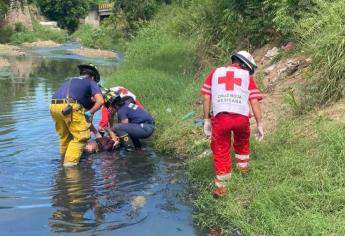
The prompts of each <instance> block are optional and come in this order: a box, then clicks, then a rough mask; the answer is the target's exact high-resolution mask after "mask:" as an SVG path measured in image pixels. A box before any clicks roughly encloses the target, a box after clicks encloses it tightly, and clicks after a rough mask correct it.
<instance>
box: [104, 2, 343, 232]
mask: <svg viewBox="0 0 345 236" xmlns="http://www.w3.org/2000/svg"><path fill="white" fill-rule="evenodd" d="M342 4H343V3H342V2H341V1H335V2H334V4H332V5H329V6H327V7H326V6H324V7H325V8H324V9H323V8H322V6H321V7H320V9H321V10H320V12H318V11H315V12H314V13H313V14H310V15H308V16H307V17H306V19H305V21H304V22H302V23H301V25H300V27H301V29H303V27H306V26H307V25H308V24H311V23H310V22H312V21H314V22H315V21H318V20H319V19H320V18H321V17H317V16H318V14H322V13H324V12H325V11H326V10H327V9H328V10H329V11H330V14H331V12H334V13H332V14H336V13H337V12H338V10H339V9H342ZM322 9H323V11H322ZM175 10H176V9H174V8H166V9H163V10H161V12H160V13H159V14H158V16H157V17H156V19H155V20H153V21H151V22H150V24H149V25H148V26H147V27H144V28H142V29H141V30H140V31H139V32H138V34H137V36H136V37H135V38H134V39H133V41H131V42H130V43H129V45H128V47H127V48H128V49H127V51H126V57H125V60H124V62H123V63H122V64H121V66H120V68H119V70H118V71H117V72H116V74H114V75H113V76H112V77H111V78H108V79H107V82H106V86H113V85H123V86H126V87H128V88H130V89H131V90H133V91H134V92H135V93H136V94H137V96H138V98H139V99H140V100H141V101H142V102H143V104H144V105H145V107H146V108H147V110H149V111H150V112H151V113H152V114H153V115H154V116H155V118H156V120H157V130H156V133H155V135H154V142H153V145H154V146H155V148H156V149H157V150H159V151H164V152H169V153H172V154H176V155H182V156H186V157H189V158H187V159H186V160H187V162H188V166H187V173H188V176H189V179H190V184H191V185H190V186H191V189H193V191H194V192H195V194H193V198H194V199H193V202H194V207H195V212H194V219H195V223H196V224H197V225H198V226H200V227H202V228H205V229H213V228H219V229H220V230H221V231H222V233H223V235H231V233H232V232H234V231H236V230H240V232H241V233H242V234H243V235H343V234H345V226H344V225H345V224H344V223H345V222H344V221H345V220H344V219H345V217H344V213H345V210H344V207H345V194H344V193H345V187H344V180H345V175H344V165H345V152H344V151H343V150H345V141H344V140H345V132H344V131H345V127H344V125H343V124H338V123H335V122H332V121H330V120H328V119H327V118H325V117H321V116H316V115H312V113H313V112H311V113H309V114H305V115H303V116H299V117H286V118H285V120H281V123H280V125H279V128H277V129H276V130H275V131H274V132H273V133H271V134H269V135H268V136H267V137H266V138H265V140H264V141H263V142H262V143H257V142H256V141H255V140H253V142H252V154H251V157H252V162H251V167H252V171H251V172H250V174H249V175H248V176H247V177H243V176H241V175H240V174H239V173H238V171H237V170H236V169H234V173H233V178H232V181H231V182H230V184H229V190H230V191H229V192H230V194H229V196H228V197H226V198H224V199H220V200H215V199H214V198H213V197H212V195H211V192H212V188H213V177H214V173H213V165H212V157H211V156H210V155H209V154H206V155H203V153H204V152H205V150H209V145H208V141H207V140H206V139H205V138H204V137H203V134H202V128H200V127H196V126H195V125H194V124H193V120H194V118H196V117H201V109H202V106H201V103H200V102H201V96H200V93H199V90H200V86H201V84H202V82H203V79H204V76H205V75H206V73H207V72H208V71H209V69H210V68H205V67H204V66H203V67H201V66H200V64H201V61H202V58H201V57H200V55H202V52H200V51H198V50H200V45H199V44H196V43H195V42H196V41H195V38H194V37H186V34H182V33H181V31H179V30H181V28H179V23H176V22H181V19H184V17H186V15H187V14H186V13H185V12H184V14H182V16H183V17H181V14H178V12H176V11H175ZM326 18H327V17H326ZM340 18H341V17H340ZM340 18H336V19H338V20H337V21H336V22H333V24H326V25H327V27H328V28H327V30H329V32H330V31H331V32H332V37H331V36H330V38H331V39H332V40H333V41H332V42H334V43H336V42H337V40H340V42H343V37H341V36H342V34H343V31H339V30H338V29H339V26H342V25H343V24H344V22H343V21H344V20H343V19H340ZM325 20H326V21H327V20H329V19H325ZM336 23H337V24H336ZM319 25H320V24H319ZM335 25H336V26H335ZM325 27H326V26H325ZM340 28H341V27H340ZM182 29H183V28H182ZM179 32H180V33H179ZM305 32H306V31H305ZM306 33H308V37H305V38H303V37H300V40H301V41H300V42H299V45H301V46H302V45H305V46H308V45H309V46H308V47H306V51H308V52H310V53H311V56H312V58H313V59H314V63H315V64H313V65H314V67H312V68H311V73H312V71H313V70H316V69H315V68H316V67H315V66H317V65H320V63H321V61H322V59H321V56H320V55H328V53H331V52H332V50H334V47H328V46H327V45H328V44H327V43H326V41H325V42H321V41H320V42H315V40H316V39H317V38H319V37H318V36H317V35H318V34H320V32H318V31H317V30H315V31H314V33H312V31H308V32H306ZM320 43H324V44H322V45H323V46H322V47H318V45H320ZM337 45H339V44H337ZM342 45H343V44H342ZM316 49H318V50H316ZM343 52H344V50H342V46H341V47H340V46H339V47H338V49H337V54H334V55H335V57H334V58H335V59H334V60H335V61H336V62H337V63H336V66H332V65H333V64H331V63H329V64H327V63H324V64H323V65H322V66H323V67H322V69H326V70H327V71H326V73H328V74H326V75H325V74H322V73H320V74H316V73H314V75H315V77H311V78H310V81H311V83H314V84H315V85H322V83H323V82H324V81H323V80H321V79H322V77H320V75H325V76H326V78H327V79H332V78H334V80H333V81H332V80H330V81H329V83H328V84H330V85H329V86H328V87H327V89H336V88H339V84H340V85H342V84H343V82H342V81H341V80H339V78H341V75H340V74H341V73H340V72H341V69H339V68H340V67H339V65H341V61H342V60H343V59H344V58H345V56H344V54H343ZM318 58H319V60H317V59H318ZM202 62H203V63H202V64H203V65H204V61H202ZM318 63H319V64H318ZM333 73H336V75H337V76H333V77H331V76H329V75H334V74H333ZM320 80H321V81H322V83H321V82H318V81H320ZM314 87H315V86H314ZM316 88H317V89H314V90H313V91H312V93H310V94H311V95H310V96H313V95H314V96H315V94H316V95H318V94H319V95H320V96H323V94H322V93H321V94H320V93H318V91H320V90H318V89H319V88H321V87H320V86H316ZM328 91H331V90H327V96H326V95H325V99H326V100H327V101H328V100H329V98H330V97H329V96H328V95H329V93H328ZM333 91H334V90H333ZM336 91H338V92H339V91H340V90H336ZM337 94H339V93H337ZM308 96H309V95H308ZM308 96H305V98H308ZM322 98H323V97H322ZM304 102H306V101H304ZM312 102H313V101H312ZM312 104H314V103H312ZM191 111H194V112H195V114H194V117H193V118H191V119H185V120H183V119H182V118H183V116H184V115H185V114H187V113H188V112H191ZM269 115H270V114H264V116H269Z"/></svg>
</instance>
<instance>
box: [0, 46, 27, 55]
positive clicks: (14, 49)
mask: <svg viewBox="0 0 345 236" xmlns="http://www.w3.org/2000/svg"><path fill="white" fill-rule="evenodd" d="M24 54H25V52H24V51H23V50H22V48H20V47H18V46H14V45H9V44H0V56H1V55H10V56H21V55H24Z"/></svg>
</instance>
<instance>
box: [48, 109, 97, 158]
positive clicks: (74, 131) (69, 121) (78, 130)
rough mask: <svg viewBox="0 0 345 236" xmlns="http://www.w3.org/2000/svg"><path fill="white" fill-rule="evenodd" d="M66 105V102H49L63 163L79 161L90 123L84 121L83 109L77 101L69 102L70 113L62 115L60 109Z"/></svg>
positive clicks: (88, 135) (88, 134)
mask: <svg viewBox="0 0 345 236" xmlns="http://www.w3.org/2000/svg"><path fill="white" fill-rule="evenodd" d="M67 105H68V104H67V103H63V104H50V113H51V116H52V118H53V120H54V121H55V129H56V132H57V133H58V135H59V137H60V154H61V157H64V163H67V162H72V163H79V161H80V156H81V154H82V153H83V149H84V147H85V145H86V142H87V141H88V140H89V139H90V136H91V134H90V126H91V123H88V122H87V121H86V119H85V116H84V112H85V109H84V108H83V107H82V106H81V105H80V104H78V103H71V104H70V105H71V106H72V107H73V111H72V113H71V114H69V115H67V116H64V115H63V114H62V110H63V109H64V108H65V107H66V106H67Z"/></svg>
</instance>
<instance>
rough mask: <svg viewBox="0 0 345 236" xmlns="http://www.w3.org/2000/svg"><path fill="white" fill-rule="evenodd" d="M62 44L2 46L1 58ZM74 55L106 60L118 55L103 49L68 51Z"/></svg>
mask: <svg viewBox="0 0 345 236" xmlns="http://www.w3.org/2000/svg"><path fill="white" fill-rule="evenodd" d="M59 46H61V44H59V43H56V42H54V41H51V40H47V41H36V42H32V43H23V44H21V45H20V46H14V45H10V44H0V56H1V55H9V56H20V55H24V54H25V49H30V48H54V47H59ZM67 51H70V52H72V53H74V54H78V55H81V56H85V57H96V58H104V59H116V58H117V57H118V54H117V53H115V52H113V51H110V50H102V49H93V48H84V47H80V48H74V49H68V50H67Z"/></svg>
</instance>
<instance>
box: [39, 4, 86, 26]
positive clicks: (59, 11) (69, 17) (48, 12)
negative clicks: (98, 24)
mask: <svg viewBox="0 0 345 236" xmlns="http://www.w3.org/2000/svg"><path fill="white" fill-rule="evenodd" d="M36 2H37V4H38V5H39V7H40V9H41V11H42V13H43V14H44V15H45V16H47V17H48V18H49V19H51V20H55V21H57V22H58V25H59V26H60V27H61V28H64V29H68V30H69V31H71V32H73V31H75V30H76V29H77V27H78V24H79V18H81V17H84V16H86V14H87V12H88V10H89V9H90V4H91V3H92V2H91V1H90V0H36Z"/></svg>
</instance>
